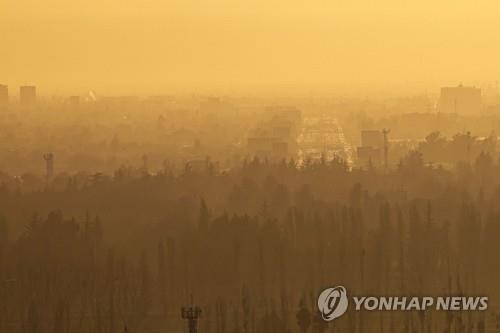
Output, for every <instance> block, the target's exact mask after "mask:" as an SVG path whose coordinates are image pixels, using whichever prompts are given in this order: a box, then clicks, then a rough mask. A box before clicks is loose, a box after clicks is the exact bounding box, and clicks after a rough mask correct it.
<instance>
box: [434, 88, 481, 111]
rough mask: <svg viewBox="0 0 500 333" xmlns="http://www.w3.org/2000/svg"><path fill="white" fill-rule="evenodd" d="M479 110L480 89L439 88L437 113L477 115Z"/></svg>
mask: <svg viewBox="0 0 500 333" xmlns="http://www.w3.org/2000/svg"><path fill="white" fill-rule="evenodd" d="M480 110H481V89H479V88H475V87H465V86H463V85H459V86H457V87H445V88H441V96H440V98H439V111H440V112H445V113H458V114H478V113H479V112H480Z"/></svg>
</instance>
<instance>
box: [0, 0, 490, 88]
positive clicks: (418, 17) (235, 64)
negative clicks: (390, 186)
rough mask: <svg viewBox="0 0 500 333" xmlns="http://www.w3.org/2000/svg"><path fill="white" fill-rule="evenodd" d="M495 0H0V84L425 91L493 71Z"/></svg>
mask: <svg viewBox="0 0 500 333" xmlns="http://www.w3.org/2000/svg"><path fill="white" fill-rule="evenodd" d="M499 13H500V2H499V1H498V0H482V1H481V0H475V1H464V0H446V1H431V0H424V1H398V0H377V1H360V0H350V1H347V0H345V1H335V0H333V1H297V0H292V1H290V0H287V1H285V0H254V1H234V0H212V1H207V0H202V1H194V0H182V1H181V0H174V1H168V0H149V1H148V0H73V1H67V0H46V1H40V0H0V43H1V49H0V83H6V84H9V85H11V86H16V85H21V84H27V83H33V84H36V85H37V86H38V87H39V90H40V92H41V93H42V94H43V93H44V92H45V93H47V92H51V93H52V92H64V93H66V92H76V93H77V92H80V91H82V90H86V89H96V90H98V91H106V92H120V93H127V92H142V93H150V92H165V93H168V92H169V91H219V90H220V91H266V90H269V91H280V90H283V91H285V90H287V89H291V90H307V91H315V90H317V91H322V92H326V91H329V90H333V89H335V88H341V89H346V90H348V89H351V90H356V89H361V88H362V89H367V87H381V86H384V87H388V88H390V87H394V88H396V89H402V88H401V87H403V88H404V89H408V90H410V89H426V88H431V89H433V88H437V87H439V86H442V85H450V84H456V83H458V82H461V81H464V82H467V83H468V84H475V85H480V84H481V83H483V82H486V81H494V80H496V79H497V78H498V77H497V73H500V61H499V59H500V41H499V39H500V38H499V36H500V20H498V15H499Z"/></svg>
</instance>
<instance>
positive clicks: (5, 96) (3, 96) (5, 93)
mask: <svg viewBox="0 0 500 333" xmlns="http://www.w3.org/2000/svg"><path fill="white" fill-rule="evenodd" d="M8 101H9V87H8V86H6V85H3V84H0V104H7V102H8Z"/></svg>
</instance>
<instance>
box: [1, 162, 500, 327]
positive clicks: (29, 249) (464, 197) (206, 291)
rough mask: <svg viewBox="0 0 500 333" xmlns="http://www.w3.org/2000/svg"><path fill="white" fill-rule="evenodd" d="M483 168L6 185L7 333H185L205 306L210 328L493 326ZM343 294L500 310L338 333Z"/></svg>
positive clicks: (316, 169) (429, 316)
mask: <svg viewBox="0 0 500 333" xmlns="http://www.w3.org/2000/svg"><path fill="white" fill-rule="evenodd" d="M208 163H210V161H209V160H207V164H208ZM479 165H480V164H478V163H475V164H473V163H471V164H464V165H462V166H461V167H460V168H457V169H454V170H448V171H447V170H444V169H442V168H439V167H435V166H429V165H428V164H426V163H425V162H424V160H423V158H422V155H421V154H420V153H418V152H412V153H410V154H409V155H408V156H407V157H406V158H405V159H403V160H402V161H401V163H400V165H399V167H398V168H397V169H395V170H390V171H387V172H384V171H383V170H375V169H368V170H350V169H349V168H348V166H347V165H346V164H345V163H344V162H343V161H341V160H339V159H335V160H333V161H321V162H319V163H307V164H306V165H305V166H303V167H301V168H297V166H296V165H295V163H294V162H293V161H288V162H283V163H279V164H270V163H267V162H265V161H258V160H253V161H248V162H246V163H244V164H243V165H242V166H241V167H240V168H237V169H234V170H230V171H227V172H215V170H214V169H213V168H209V167H207V168H206V169H204V170H198V171H194V170H190V169H186V170H184V172H182V173H181V174H178V175H174V174H173V173H170V172H168V170H165V172H161V173H158V174H156V175H151V174H147V173H141V172H138V173H133V172H132V173H127V172H124V171H123V170H122V172H121V173H120V176H119V177H118V176H117V174H115V175H114V176H107V175H100V176H99V177H97V178H94V179H93V182H90V183H87V184H78V182H73V183H72V186H70V187H68V188H64V189H59V190H56V189H53V188H51V186H50V183H49V184H48V185H47V188H46V189H44V190H43V191H39V192H31V193H27V192H25V191H19V190H15V188H14V189H12V188H9V187H8V186H5V187H4V190H3V192H1V194H0V195H1V199H2V200H1V206H2V210H3V212H4V218H2V220H1V222H0V280H1V286H0V293H1V297H0V306H1V311H0V316H1V317H0V329H1V331H2V332H30V333H37V332H54V333H63V332H64V333H67V332H124V331H127V332H147V331H150V332H174V331H177V330H179V329H181V328H182V325H183V323H182V319H181V318H180V312H179V310H180V307H181V306H183V305H189V304H190V303H191V300H193V302H194V303H195V304H197V305H199V306H200V307H201V308H202V311H203V316H202V318H201V319H200V331H202V332H214V333H229V332H255V333H257V332H259V333H260V332H269V333H271V332H273V333H274V332H299V331H300V332H323V331H325V330H328V331H337V332H366V331H370V332H373V331H375V332H385V331H391V330H393V331H405V332H443V331H444V332H466V331H467V332H469V331H470V332H481V331H484V329H485V328H493V326H494V325H495V324H496V323H495V320H494V317H493V315H494V314H495V313H496V311H498V309H497V306H496V304H497V303H498V302H497V300H498V297H499V296H500V295H499V294H500V290H499V289H498V286H497V281H498V280H499V278H500V266H499V265H498V253H499V251H500V244H499V242H498V240H497V239H498V236H499V235H500V210H499V208H498V207H500V205H499V203H500V202H499V201H500V191H499V190H498V188H497V185H496V184H497V183H496V182H497V181H496V179H497V178H496V177H497V176H496V175H498V174H499V173H498V171H499V170H500V169H499V168H500V166H499V165H498V163H496V162H494V161H493V160H492V161H491V163H490V164H489V167H488V170H489V172H490V173H491V176H489V177H488V178H486V179H485V178H484V170H483V169H481V168H480V167H479ZM56 207H58V208H60V209H61V210H60V211H59V210H54V209H55V208H56ZM26 211H28V212H30V214H31V215H30V216H28V217H23V216H25V215H24V214H26V213H21V212H26ZM82 211H83V213H82ZM87 211H89V212H97V213H98V217H96V216H95V213H93V214H90V213H86V212H87ZM33 212H39V215H36V214H35V215H32V214H33ZM47 212H49V213H47ZM63 212H64V214H63ZM65 216H66V217H65ZM71 216H75V218H70V217H71ZM334 285H343V286H345V287H346V288H347V290H348V292H349V293H350V294H351V295H386V296H390V295H410V296H424V295H425V296H428V295H441V296H443V295H474V296H475V295H487V296H489V298H490V307H489V310H487V311H486V312H481V313H477V312H463V313H458V312H457V313H444V312H441V313H438V312H432V311H431V312H425V313H423V312H420V313H405V312H403V313H385V314H384V313H377V312H373V313H367V312H351V313H349V314H347V315H345V316H343V317H341V318H339V319H337V320H336V321H335V323H334V324H333V325H330V326H326V325H325V324H324V323H323V322H322V321H321V320H318V319H317V311H316V297H317V295H318V294H319V292H320V291H321V290H322V289H323V288H325V287H329V286H334ZM299 313H301V315H300V316H299V317H300V318H301V319H300V320H298V319H297V315H298V314H299ZM304 314H305V315H304ZM304 318H305V319H304Z"/></svg>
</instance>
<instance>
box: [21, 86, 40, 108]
mask: <svg viewBox="0 0 500 333" xmlns="http://www.w3.org/2000/svg"><path fill="white" fill-rule="evenodd" d="M19 101H20V102H21V104H23V105H32V104H35V102H36V87H35V86H21V87H20V88H19Z"/></svg>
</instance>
